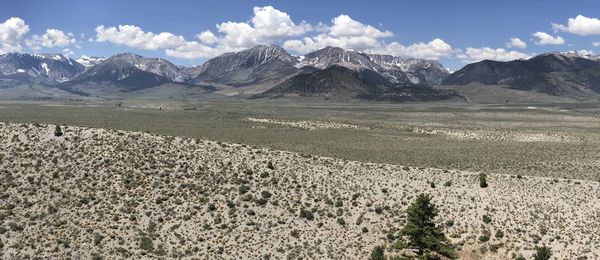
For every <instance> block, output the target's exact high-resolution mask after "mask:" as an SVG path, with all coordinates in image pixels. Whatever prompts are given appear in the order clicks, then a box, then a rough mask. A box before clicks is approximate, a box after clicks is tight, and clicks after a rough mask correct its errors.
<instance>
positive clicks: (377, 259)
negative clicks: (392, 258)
mask: <svg viewBox="0 0 600 260" xmlns="http://www.w3.org/2000/svg"><path fill="white" fill-rule="evenodd" d="M383 253H384V251H383V246H376V247H375V248H374V249H373V251H372V252H371V257H369V260H385V256H384V254H383Z"/></svg>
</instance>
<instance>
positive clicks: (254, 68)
mask: <svg viewBox="0 0 600 260" xmlns="http://www.w3.org/2000/svg"><path fill="white" fill-rule="evenodd" d="M437 85H447V86H456V85H460V86H472V87H473V88H477V87H478V86H479V85H498V86H501V87H503V88H510V89H516V90H523V91H531V92H539V93H545V94H549V95H555V96H567V97H575V98H580V99H585V98H586V97H590V96H596V95H599V94H600V59H599V58H598V57H597V56H593V55H582V54H580V53H576V52H575V53H573V52H568V53H558V52H553V53H546V54H542V55H538V56H536V57H533V58H530V59H527V60H514V61H508V62H499V61H491V60H484V61H480V62H475V63H472V64H468V65H466V66H465V67H463V68H462V69H460V70H458V71H456V72H455V73H452V74H450V73H449V72H448V70H447V69H446V68H444V67H443V66H442V65H441V64H440V63H439V62H437V61H433V60H423V59H405V58H400V57H394V56H391V55H380V54H367V53H362V52H358V51H354V50H346V49H342V48H337V47H326V48H323V49H320V50H317V51H314V52H311V53H308V54H306V55H305V56H293V55H291V54H289V53H288V52H287V51H286V50H285V49H283V48H281V47H279V46H274V45H259V46H255V47H253V48H250V49H246V50H242V51H238V52H231V53H224V54H222V55H219V56H217V57H215V58H212V59H210V60H208V61H206V62H205V63H204V64H202V65H200V66H195V67H181V66H177V65H175V64H173V63H171V62H170V61H168V60H166V59H162V58H147V57H142V56H139V55H136V54H132V53H121V54H117V55H114V56H111V57H109V58H104V57H89V56H82V57H80V58H79V59H77V60H74V59H72V58H69V57H66V56H64V55H61V54H40V55H38V54H23V53H6V54H3V55H0V88H1V89H2V90H3V91H4V92H0V94H4V93H6V92H7V91H10V90H11V89H19V92H18V93H23V92H26V91H27V89H32V90H35V91H36V95H42V96H43V95H45V94H44V93H46V94H47V93H55V92H57V91H58V92H60V93H61V94H65V93H69V94H71V95H83V96H88V95H93V96H97V97H103V96H111V97H119V96H121V95H122V94H123V93H131V94H128V96H135V93H138V91H141V90H152V89H156V88H161V89H166V88H177V89H194V88H198V87H199V88H202V89H203V91H212V92H215V93H220V94H223V93H227V95H240V96H246V97H251V98H279V97H285V96H302V97H306V96H310V97H326V98H330V99H331V98H333V99H338V98H340V99H368V100H386V101H428V100H444V99H451V98H453V97H458V96H459V93H453V92H452V90H451V89H448V88H443V89H442V88H437V87H435V86H437ZM45 90H52V91H45ZM146 92H148V91H146ZM171 92H172V91H171ZM32 95H33V94H32ZM8 96H11V95H8ZM23 96H28V95H23ZM34 96H35V95H34ZM2 98H4V97H2Z"/></svg>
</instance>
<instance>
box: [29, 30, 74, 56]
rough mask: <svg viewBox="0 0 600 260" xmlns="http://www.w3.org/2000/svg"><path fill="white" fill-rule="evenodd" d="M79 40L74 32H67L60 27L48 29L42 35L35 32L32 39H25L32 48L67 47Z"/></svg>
mask: <svg viewBox="0 0 600 260" xmlns="http://www.w3.org/2000/svg"><path fill="white" fill-rule="evenodd" d="M76 42H77V40H76V39H75V36H74V35H73V34H72V33H65V32H63V31H61V30H58V29H47V30H46V33H44V34H42V35H37V34H34V35H33V36H32V37H31V39H28V40H26V41H25V44H27V46H29V48H31V49H32V50H35V51H37V50H40V49H42V48H53V47H65V46H68V45H70V44H74V43H76Z"/></svg>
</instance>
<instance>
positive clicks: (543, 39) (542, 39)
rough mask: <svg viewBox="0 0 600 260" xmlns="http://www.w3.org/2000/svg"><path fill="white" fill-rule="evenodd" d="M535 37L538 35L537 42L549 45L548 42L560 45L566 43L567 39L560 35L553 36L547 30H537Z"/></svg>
mask: <svg viewBox="0 0 600 260" xmlns="http://www.w3.org/2000/svg"><path fill="white" fill-rule="evenodd" d="M533 36H534V37H536V38H537V39H538V40H537V42H536V44H538V45H548V44H554V45H559V44H565V39H563V38H562V37H560V36H558V35H557V36H552V35H550V34H547V33H545V32H536V33H534V34H533Z"/></svg>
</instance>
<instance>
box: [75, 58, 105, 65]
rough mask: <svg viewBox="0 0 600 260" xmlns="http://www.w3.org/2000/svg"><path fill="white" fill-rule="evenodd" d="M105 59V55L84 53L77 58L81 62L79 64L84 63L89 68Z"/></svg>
mask: <svg viewBox="0 0 600 260" xmlns="http://www.w3.org/2000/svg"><path fill="white" fill-rule="evenodd" d="M105 60H106V58H105V57H97V56H87V55H82V56H81V57H79V59H77V62H79V64H81V65H83V66H84V67H86V68H89V67H93V66H96V65H98V64H100V62H103V61H105Z"/></svg>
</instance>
